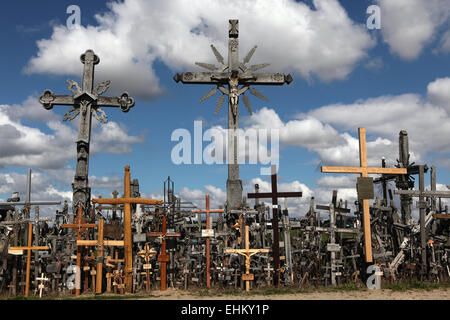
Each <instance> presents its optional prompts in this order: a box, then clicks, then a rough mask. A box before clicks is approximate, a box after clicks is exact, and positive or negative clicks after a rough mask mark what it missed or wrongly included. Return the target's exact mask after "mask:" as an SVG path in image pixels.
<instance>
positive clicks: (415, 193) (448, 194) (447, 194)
mask: <svg viewBox="0 0 450 320" xmlns="http://www.w3.org/2000/svg"><path fill="white" fill-rule="evenodd" d="M424 171H425V168H424V166H419V190H394V194H399V195H407V196H410V197H419V201H418V202H417V204H416V205H417V207H419V212H420V242H421V247H422V268H421V269H422V275H423V274H425V272H426V268H427V250H426V248H427V239H426V236H427V233H426V230H427V225H426V220H427V219H426V217H425V209H426V206H427V204H426V202H425V198H426V197H437V198H450V191H435V190H431V191H429V190H425V182H424ZM430 214H431V213H430ZM446 216H447V215H443V214H437V213H433V217H434V218H447V217H446Z"/></svg>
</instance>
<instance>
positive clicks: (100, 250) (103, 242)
mask: <svg viewBox="0 0 450 320" xmlns="http://www.w3.org/2000/svg"><path fill="white" fill-rule="evenodd" d="M96 226H97V225H96ZM103 226H104V220H103V219H99V220H98V236H97V238H98V239H97V240H77V246H96V247H97V285H96V286H95V287H96V291H95V292H96V293H102V280H103V247H104V246H118V247H123V245H124V241H123V240H103Z"/></svg>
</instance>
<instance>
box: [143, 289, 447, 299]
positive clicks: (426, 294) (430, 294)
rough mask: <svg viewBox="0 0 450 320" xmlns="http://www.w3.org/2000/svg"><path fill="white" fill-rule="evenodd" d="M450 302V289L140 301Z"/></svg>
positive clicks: (179, 295)
mask: <svg viewBox="0 0 450 320" xmlns="http://www.w3.org/2000/svg"><path fill="white" fill-rule="evenodd" d="M141 299H142V300H161V299H163V300H450V290H449V289H446V288H444V289H435V290H429V291H428V290H408V291H392V290H387V289H384V290H352V291H337V292H334V291H332V292H320V291H317V292H315V291H312V292H306V293H292V294H270V295H259V294H258V295H252V294H248V295H247V294H245V293H243V294H242V295H225V294H223V295H199V294H189V292H186V291H180V290H173V289H169V290H167V291H165V292H160V291H154V292H152V296H150V297H145V298H140V300H141Z"/></svg>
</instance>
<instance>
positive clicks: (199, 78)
mask: <svg viewBox="0 0 450 320" xmlns="http://www.w3.org/2000/svg"><path fill="white" fill-rule="evenodd" d="M238 36H239V21H238V20H229V33H228V37H229V40H228V63H227V64H225V61H224V58H223V57H222V55H221V54H220V53H219V51H217V49H216V48H215V47H214V46H213V45H211V49H212V51H213V53H214V55H215V57H216V59H217V61H218V62H219V64H220V66H218V67H217V66H215V65H213V64H208V63H199V62H196V64H197V65H198V66H200V67H203V68H205V69H208V70H210V71H211V72H184V73H182V74H178V73H177V74H176V75H175V76H174V80H175V81H176V82H179V81H181V82H182V83H184V84H208V85H215V86H217V87H216V88H213V89H211V90H210V91H209V92H208V93H206V95H205V96H204V97H203V98H202V99H201V100H200V102H201V101H203V100H205V99H207V98H209V97H211V96H213V95H214V94H216V93H217V91H218V90H219V91H220V92H221V93H222V95H221V96H220V97H219V100H218V102H217V105H216V112H215V113H216V114H217V113H218V112H219V110H220V108H221V106H222V103H223V102H224V100H225V96H224V95H227V96H228V179H227V207H228V209H231V210H235V209H238V208H239V207H240V206H241V203H242V181H241V180H240V179H239V164H238V159H239V157H238V127H239V110H238V106H239V96H241V95H242V98H243V100H244V103H245V105H246V107H247V109H248V111H249V113H250V114H252V110H251V107H250V103H249V99H248V97H247V96H246V95H244V93H245V92H246V91H247V90H248V91H249V92H250V93H251V94H253V95H255V96H256V97H258V98H260V99H263V100H266V101H268V99H267V98H266V97H265V96H263V95H262V94H261V93H260V92H259V91H258V90H256V89H254V88H250V86H251V85H283V84H285V83H287V84H289V83H291V82H292V76H291V75H290V74H288V75H285V74H283V73H255V72H254V71H256V70H259V69H262V68H264V67H267V66H268V65H269V64H268V63H263V64H257V65H252V66H246V64H247V63H249V62H250V59H251V57H252V56H253V54H254V53H255V50H256V46H255V47H253V48H252V49H251V50H250V52H249V53H248V54H247V55H246V56H245V57H244V59H243V60H242V62H241V61H239V40H238ZM224 86H228V89H226V88H225V87H224ZM239 86H241V87H240V88H239Z"/></svg>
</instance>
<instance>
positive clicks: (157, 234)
mask: <svg viewBox="0 0 450 320" xmlns="http://www.w3.org/2000/svg"><path fill="white" fill-rule="evenodd" d="M147 235H148V236H149V237H159V238H160V239H161V252H160V253H159V255H158V261H159V262H160V263H161V282H160V290H161V291H164V290H166V268H167V262H169V255H168V254H167V252H166V238H167V237H181V233H179V232H167V217H165V216H164V217H163V218H162V230H161V232H149V233H147Z"/></svg>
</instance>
